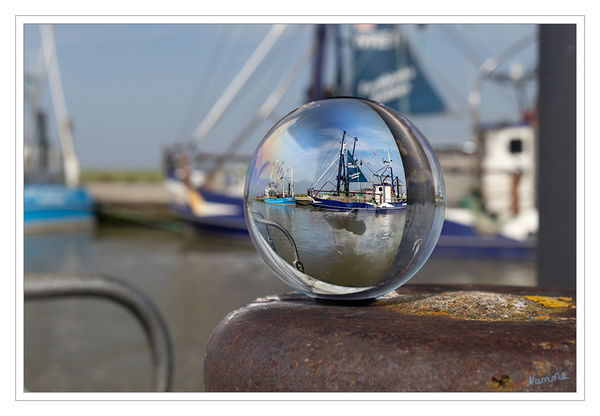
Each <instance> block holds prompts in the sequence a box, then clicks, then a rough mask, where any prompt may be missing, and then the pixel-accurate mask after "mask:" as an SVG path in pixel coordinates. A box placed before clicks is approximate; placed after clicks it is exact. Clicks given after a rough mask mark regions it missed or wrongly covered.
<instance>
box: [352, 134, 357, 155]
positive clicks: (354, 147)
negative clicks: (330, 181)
mask: <svg viewBox="0 0 600 416" xmlns="http://www.w3.org/2000/svg"><path fill="white" fill-rule="evenodd" d="M357 141H358V138H357V137H356V136H354V145H353V146H352V159H354V150H355V149H356V142H357Z"/></svg>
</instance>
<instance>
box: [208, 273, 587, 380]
mask: <svg viewBox="0 0 600 416" xmlns="http://www.w3.org/2000/svg"><path fill="white" fill-rule="evenodd" d="M575 311H576V304H575V293H574V292H573V291H568V290H561V289H543V288H537V287H511V286H482V285H445V286H440V285H410V284H409V285H405V286H403V287H401V288H400V289H398V290H397V291H396V292H392V293H391V294H388V295H386V296H385V297H382V298H379V299H378V300H377V301H376V302H374V303H372V304H370V305H368V306H339V305H330V304H324V303H318V302H315V301H314V300H312V299H310V298H307V297H304V296H302V295H300V294H283V295H277V296H269V297H265V298H260V299H257V300H256V301H255V302H253V303H251V304H249V305H247V306H245V307H243V308H241V309H238V310H236V311H233V312H231V313H230V314H229V315H227V316H226V317H225V318H224V319H223V320H222V321H221V322H220V323H219V325H218V326H217V327H216V328H215V329H214V331H213V332H212V334H211V337H210V339H209V342H208V345H207V348H206V355H205V363H204V383H205V388H206V390H207V391H212V392H216V391H305V392H306V391H310V392H320V391H371V392H379V391H381V392H384V391H387V392H389V391H397V392H403V391H411V392H423V391H428V392H450V391H454V392H457V391H465V392H480V391H487V392H505V391H515V392H517V391H532V392H536V391H540V392H541V391H575V389H576V383H575V381H576V366H575V363H576V360H575V350H576V348H575V345H576V344H575V328H576V325H575V315H576V314H575Z"/></svg>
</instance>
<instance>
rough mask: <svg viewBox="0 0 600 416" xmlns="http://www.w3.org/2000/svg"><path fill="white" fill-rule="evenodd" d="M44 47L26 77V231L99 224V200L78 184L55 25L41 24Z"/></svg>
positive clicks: (86, 226)
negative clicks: (45, 99)
mask: <svg viewBox="0 0 600 416" xmlns="http://www.w3.org/2000/svg"><path fill="white" fill-rule="evenodd" d="M40 33H41V40H42V47H41V48H40V50H39V54H38V62H37V69H36V71H35V73H33V74H29V77H26V81H28V89H27V92H26V94H25V97H26V102H27V103H28V104H29V105H28V108H27V110H26V115H28V116H29V121H28V122H27V123H26V125H27V126H28V127H29V129H28V132H27V133H26V137H25V143H24V149H23V150H24V159H25V160H24V190H23V193H24V201H23V203H24V230H25V232H26V233H33V232H56V231H65V230H79V229H89V228H91V227H93V226H94V223H95V213H94V201H93V198H92V197H91V195H90V194H89V192H88V191H87V190H86V189H85V188H83V187H82V186H80V185H79V162H78V160H77V155H76V154H75V150H74V147H73V137H72V132H71V123H70V120H69V118H68V114H67V107H66V104H65V99H64V93H63V89H62V81H61V77H60V70H59V65H58V56H57V54H56V49H55V44H54V33H53V29H52V26H50V25H43V26H40ZM46 79H47V81H48V83H49V85H50V92H51V95H52V103H53V110H54V116H55V119H56V124H57V126H58V134H59V138H60V148H59V149H56V148H52V147H51V146H50V139H49V137H48V133H47V131H48V129H47V124H46V123H47V113H46V111H45V110H44V109H43V108H42V106H41V102H42V99H41V94H42V91H43V87H44V85H45V84H44V81H46Z"/></svg>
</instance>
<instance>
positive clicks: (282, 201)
mask: <svg viewBox="0 0 600 416" xmlns="http://www.w3.org/2000/svg"><path fill="white" fill-rule="evenodd" d="M264 201H265V202H266V203H267V204H273V205H281V206H291V205H296V198H294V197H293V196H286V197H281V198H266V197H265V199H264Z"/></svg>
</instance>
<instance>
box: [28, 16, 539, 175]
mask: <svg viewBox="0 0 600 416" xmlns="http://www.w3.org/2000/svg"><path fill="white" fill-rule="evenodd" d="M231 29H232V27H231V26H229V27H224V26H223V25H174V24H170V25H114V24H111V25H101V24H96V25H58V26H55V38H56V48H57V53H58V57H59V64H60V69H61V73H62V80H63V87H64V93H65V98H66V103H67V108H68V111H69V116H70V119H71V121H72V123H73V126H74V140H75V148H76V151H77V154H78V156H79V159H80V163H81V166H82V168H83V169H90V168H130V169H136V168H158V167H159V166H160V163H161V152H162V149H163V147H164V146H166V145H169V144H172V143H174V142H176V141H179V140H184V139H186V138H187V137H189V136H190V135H191V134H192V132H193V131H194V130H195V129H196V127H197V126H198V125H199V124H200V122H201V121H202V119H203V118H204V116H205V115H206V113H207V112H208V111H209V109H210V108H211V107H212V105H213V104H214V102H215V101H216V99H217V98H218V97H219V96H220V95H221V93H222V92H223V90H224V89H225V88H226V87H227V85H228V84H229V83H230V81H231V80H232V78H233V77H234V76H235V74H236V73H237V72H238V71H239V69H240V68H241V66H242V65H243V64H244V62H245V61H246V59H247V58H248V57H249V56H250V54H251V53H252V52H253V51H254V49H255V48H256V46H257V45H258V43H259V42H260V41H261V39H262V38H263V37H264V36H265V34H266V33H267V31H268V30H269V27H268V26H266V25H236V26H235V28H234V30H231ZM536 31H537V28H536V27H535V26H532V25H448V26H446V27H442V26H439V25H427V26H424V27H422V26H415V25H406V26H405V27H404V33H406V34H407V36H408V37H409V40H410V42H411V43H412V45H413V49H414V50H415V51H416V52H417V54H418V55H419V56H420V57H421V59H422V61H423V65H424V68H425V70H426V72H427V74H428V76H429V78H430V79H431V80H432V82H433V84H434V86H435V87H437V89H438V91H439V93H440V94H441V95H442V97H443V99H444V101H445V102H446V104H447V105H448V107H449V110H450V111H449V112H448V114H446V115H444V116H410V115H409V118H410V119H411V120H412V121H413V122H414V123H415V124H416V125H417V126H418V127H419V128H420V129H421V130H422V131H423V133H424V134H425V136H426V137H427V138H428V139H429V140H430V141H431V142H432V143H433V144H434V145H435V144H440V143H463V142H464V141H466V140H468V139H469V138H470V128H469V120H468V117H467V92H468V90H469V88H470V85H471V84H472V83H473V81H474V79H475V75H476V73H477V67H478V66H479V65H480V64H481V63H482V62H483V60H485V59H486V58H489V57H491V56H494V55H495V54H498V53H499V52H501V51H503V50H504V49H506V48H507V47H509V46H511V45H513V44H514V43H515V42H517V41H519V40H520V39H522V38H524V37H526V36H527V35H529V34H532V33H535V32H536ZM343 33H345V32H343ZM312 40H313V26H312V25H299V26H289V27H288V28H287V30H286V31H285V32H284V34H283V35H282V37H281V38H280V39H279V40H278V42H277V43H276V44H275V46H274V48H273V49H272V51H271V53H270V54H269V55H268V56H267V58H266V59H265V61H264V62H263V64H262V65H261V66H260V67H259V68H258V70H257V71H256V72H255V74H254V75H253V76H252V78H251V79H250V80H249V82H248V83H247V84H246V85H245V86H244V88H243V89H242V90H241V92H240V94H239V95H238V97H237V99H236V100H235V101H234V103H233V104H232V105H231V106H230V108H229V109H228V111H227V113H226V115H225V116H224V117H223V118H222V119H221V120H220V122H219V123H218V124H217V125H216V126H215V128H214V130H213V131H212V132H211V133H210V134H209V135H208V136H207V138H206V139H205V141H204V142H203V143H202V147H203V148H204V149H206V150H208V151H215V150H217V149H219V148H220V147H222V146H223V144H226V143H228V142H229V141H230V140H233V138H234V137H235V136H236V135H237V134H238V133H239V132H240V131H241V130H242V128H243V127H244V125H245V124H246V123H247V122H248V121H249V120H250V119H251V117H253V116H254V114H255V112H256V110H257V109H258V108H259V107H260V105H261V104H262V103H263V101H264V100H265V98H266V97H267V96H268V95H269V93H270V92H271V90H272V89H273V88H274V86H275V85H276V84H277V82H278V81H279V80H280V78H281V77H282V76H283V74H284V73H285V72H286V71H287V69H288V68H290V67H291V66H292V65H293V64H294V62H295V61H296V59H297V58H298V56H299V55H300V54H301V52H302V51H303V50H304V49H305V48H306V47H307V46H308V45H309V44H310V43H311V42H312ZM39 45H40V36H39V30H38V28H37V26H33V25H28V26H26V27H25V32H24V49H25V50H24V57H25V62H24V64H25V72H26V73H27V72H30V71H32V70H33V69H34V68H35V62H36V59H37V56H38V51H39ZM217 45H220V47H217ZM515 62H519V63H521V64H522V66H523V68H524V69H525V70H526V71H527V70H529V69H531V68H533V67H535V65H536V62H537V42H536V41H533V42H530V43H528V46H527V47H526V48H524V49H522V50H521V51H520V52H519V53H518V54H516V55H514V56H512V57H511V58H510V59H508V60H507V61H506V62H504V63H503V65H502V66H501V67H500V69H501V70H506V69H507V68H509V66H510V65H511V63H515ZM330 67H331V66H330ZM309 77H310V67H309V66H308V65H307V66H306V67H305V69H304V70H303V71H302V73H301V74H300V76H299V77H298V79H297V81H296V82H295V84H294V85H293V86H292V88H291V89H290V90H289V92H288V93H287V94H286V95H285V96H284V98H283V99H282V100H281V102H280V103H279V105H278V106H277V107H276V110H275V115H276V118H279V117H281V116H283V115H285V114H287V113H289V112H290V111H291V110H293V109H294V108H296V107H298V106H299V105H301V104H303V103H304V102H305V101H306V89H307V87H308V84H309ZM535 91H536V87H535V85H531V86H530V87H529V88H528V89H527V99H528V101H529V102H532V100H533V98H534V97H535ZM49 95H50V94H49V90H48V88H47V86H45V87H44V90H43V96H44V105H45V107H46V108H47V109H48V111H49V115H50V116H51V117H52V116H53V113H52V110H51V105H50V97H49ZM515 97H516V95H515V92H514V91H513V90H512V89H510V88H506V87H500V86H497V85H494V84H492V83H490V82H487V83H485V84H484V89H483V99H482V107H481V114H482V119H483V120H488V121H502V120H514V119H515V118H516V116H517V111H516V108H517V105H516V98H515ZM25 115H26V116H27V113H26V114H25ZM50 120H51V123H50V126H49V131H50V136H51V137H52V138H53V139H54V141H55V142H56V139H57V133H56V127H55V123H54V120H53V119H52V118H51V119H50ZM274 122H275V120H268V121H265V122H263V123H262V124H261V125H260V126H259V128H258V129H257V130H255V131H254V133H253V134H252V137H251V139H250V140H249V141H248V143H247V144H245V145H244V146H242V147H241V148H240V152H241V153H243V154H252V153H253V151H254V148H255V147H256V145H257V144H258V142H259V141H260V140H261V139H262V137H263V136H264V134H265V133H266V132H267V131H268V130H269V128H270V127H271V126H272V125H273V124H274Z"/></svg>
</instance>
